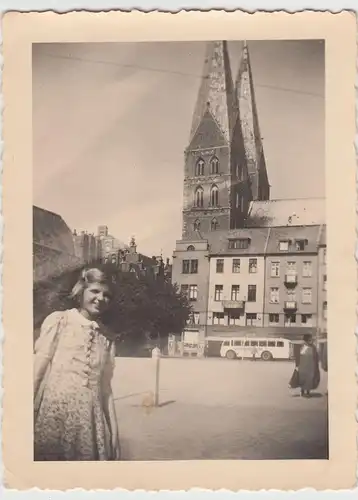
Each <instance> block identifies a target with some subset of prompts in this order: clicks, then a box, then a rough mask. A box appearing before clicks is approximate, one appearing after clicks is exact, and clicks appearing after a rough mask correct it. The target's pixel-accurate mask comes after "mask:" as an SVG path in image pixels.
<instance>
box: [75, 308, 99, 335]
mask: <svg viewBox="0 0 358 500" xmlns="http://www.w3.org/2000/svg"><path fill="white" fill-rule="evenodd" d="M69 313H70V315H71V316H72V318H73V319H74V321H76V322H77V323H78V324H79V325H81V326H87V327H90V328H93V329H94V330H99V329H100V328H101V323H100V322H99V321H98V322H97V321H91V320H89V319H87V318H85V317H84V316H83V315H82V314H81V313H80V312H79V310H78V309H70V310H69Z"/></svg>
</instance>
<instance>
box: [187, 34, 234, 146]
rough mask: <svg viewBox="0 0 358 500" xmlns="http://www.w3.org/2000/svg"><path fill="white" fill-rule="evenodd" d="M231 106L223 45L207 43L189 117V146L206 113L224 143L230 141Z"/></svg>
mask: <svg viewBox="0 0 358 500" xmlns="http://www.w3.org/2000/svg"><path fill="white" fill-rule="evenodd" d="M235 102H236V99H235V92H234V84H233V80H232V74H231V69H230V61H229V55H228V50H227V42H225V41H213V42H208V44H207V50H206V57H205V61H204V68H203V77H202V80H201V84H200V88H199V93H198V99H197V102H196V106H195V110H194V115H193V122H192V128H191V133H190V142H191V140H192V138H193V137H194V135H195V133H196V131H197V129H198V127H199V125H200V122H201V120H202V118H203V116H204V115H205V113H206V112H207V110H208V109H209V110H210V113H211V114H212V116H213V118H214V119H215V121H216V122H217V124H218V125H219V128H220V130H221V132H222V133H223V134H224V136H225V137H226V139H227V140H230V138H231V133H232V130H233V126H234V118H235V116H234V113H235Z"/></svg>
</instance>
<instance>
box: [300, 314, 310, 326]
mask: <svg viewBox="0 0 358 500" xmlns="http://www.w3.org/2000/svg"><path fill="white" fill-rule="evenodd" d="M301 323H302V325H305V326H312V314H302V315H301Z"/></svg>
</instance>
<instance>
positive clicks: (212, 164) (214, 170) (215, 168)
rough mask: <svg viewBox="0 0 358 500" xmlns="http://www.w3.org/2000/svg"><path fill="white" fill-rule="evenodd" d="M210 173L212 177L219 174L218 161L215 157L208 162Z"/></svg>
mask: <svg viewBox="0 0 358 500" xmlns="http://www.w3.org/2000/svg"><path fill="white" fill-rule="evenodd" d="M210 172H211V174H214V175H215V174H218V173H219V160H218V158H217V157H216V156H213V157H212V158H211V160H210Z"/></svg>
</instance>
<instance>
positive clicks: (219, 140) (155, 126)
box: [32, 39, 329, 462]
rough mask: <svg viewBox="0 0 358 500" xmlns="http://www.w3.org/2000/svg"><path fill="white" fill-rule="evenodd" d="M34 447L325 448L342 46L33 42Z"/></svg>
mask: <svg viewBox="0 0 358 500" xmlns="http://www.w3.org/2000/svg"><path fill="white" fill-rule="evenodd" d="M32 99H33V100H32V107H33V118H32V120H33V121H32V124H33V327H34V339H33V345H34V354H33V362H34V381H33V384H34V431H33V446H34V448H33V453H34V460H35V461H55V462H56V461H98V460H102V461H103V460H104V461H109V460H115V461H122V460H124V461H132V460H133V461H144V460H145V461H148V460H149V461H155V460H227V459H231V460H233V459H241V460H292V459H296V460H297V459H300V460H301V459H304V460H307V459H316V460H317V459H319V460H327V459H329V439H328V429H329V414H328V395H329V388H328V382H327V377H328V355H327V352H328V351H327V346H328V334H327V307H328V306H327V287H328V286H329V285H328V283H329V278H328V279H327V276H329V272H328V270H327V266H326V253H327V245H326V227H327V221H326V204H325V199H326V198H325V197H326V191H325V41H324V40H322V39H312V40H310V39H306V40H297V39H296V40H289V39H287V40H248V41H245V40H229V41H226V40H213V41H200V42H199V41H194V42H138V43H124V42H120V43H33V45H32Z"/></svg>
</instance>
